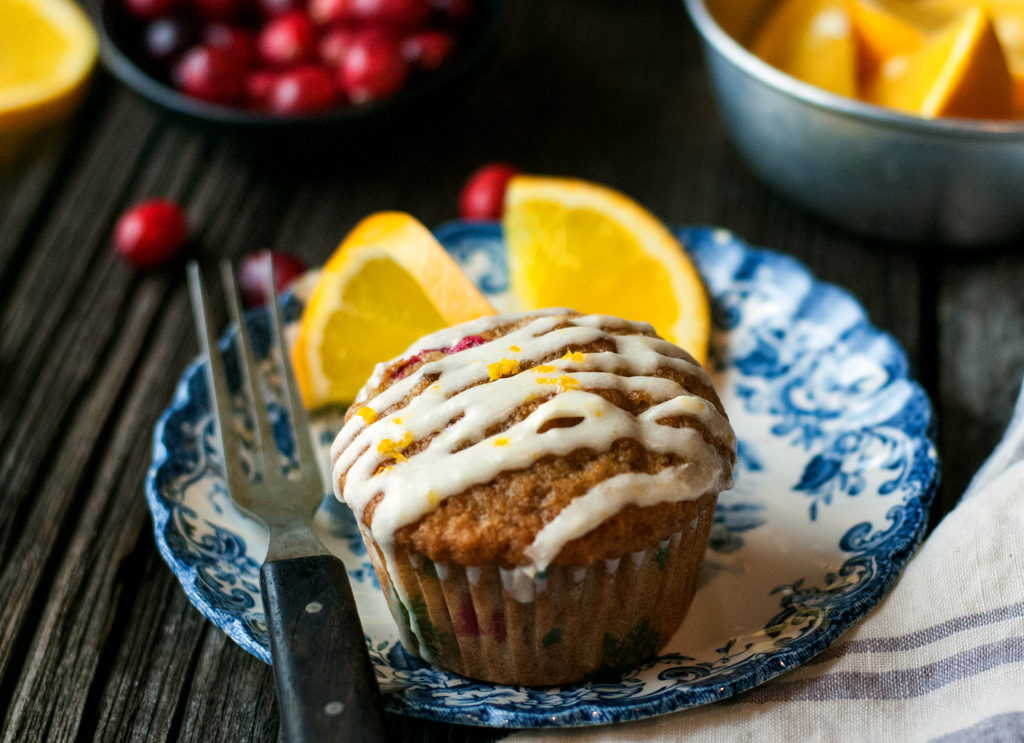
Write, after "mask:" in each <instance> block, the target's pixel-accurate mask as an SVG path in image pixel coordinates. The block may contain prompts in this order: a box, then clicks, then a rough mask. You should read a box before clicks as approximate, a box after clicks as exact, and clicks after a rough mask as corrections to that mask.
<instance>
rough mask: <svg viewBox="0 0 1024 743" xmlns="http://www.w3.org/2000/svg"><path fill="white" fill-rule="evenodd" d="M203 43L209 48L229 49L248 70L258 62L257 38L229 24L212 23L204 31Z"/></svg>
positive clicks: (247, 31) (251, 33)
mask: <svg viewBox="0 0 1024 743" xmlns="http://www.w3.org/2000/svg"><path fill="white" fill-rule="evenodd" d="M203 41H204V42H205V43H206V44H207V45H208V46H215V47H217V48H218V49H227V50H228V51H229V52H231V54H234V55H236V56H237V57H238V59H239V62H240V63H241V64H243V65H244V66H245V67H246V68H249V67H252V65H253V63H254V62H255V61H256V36H255V35H254V34H253V32H252V31H249V30H247V29H244V28H239V27H238V26H232V25H229V24H227V23H211V24H210V25H209V26H207V27H206V28H205V29H204V31H203Z"/></svg>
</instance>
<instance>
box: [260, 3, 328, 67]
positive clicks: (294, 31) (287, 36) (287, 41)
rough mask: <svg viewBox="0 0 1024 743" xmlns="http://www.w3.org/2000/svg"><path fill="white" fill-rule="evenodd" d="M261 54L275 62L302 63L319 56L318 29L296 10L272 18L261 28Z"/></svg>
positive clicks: (281, 63) (278, 63) (269, 61)
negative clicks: (317, 52) (317, 46)
mask: <svg viewBox="0 0 1024 743" xmlns="http://www.w3.org/2000/svg"><path fill="white" fill-rule="evenodd" d="M257 43H258V47H259V53H260V57H261V58H262V59H263V61H264V62H266V63H268V64H271V65H280V66H282V67H284V66H287V65H293V64H299V63H301V62H308V61H311V60H312V59H313V58H314V57H315V56H316V28H315V27H314V26H313V21H311V20H310V18H309V16H308V15H306V13H305V12H303V11H301V10H293V11H290V12H288V13H285V14H284V15H282V16H279V17H277V18H275V19H274V20H272V21H270V22H269V23H268V24H267V25H266V26H264V27H263V29H262V30H261V31H260V35H259V39H258V42H257Z"/></svg>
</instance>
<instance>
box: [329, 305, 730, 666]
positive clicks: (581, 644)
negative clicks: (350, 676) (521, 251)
mask: <svg viewBox="0 0 1024 743" xmlns="http://www.w3.org/2000/svg"><path fill="white" fill-rule="evenodd" d="M331 456H332V461H333V474H334V482H335V489H336V493H337V495H338V497H339V498H341V499H343V500H344V501H345V502H346V503H347V504H348V505H349V506H350V507H351V508H352V511H353V513H354V515H355V517H356V520H357V522H358V524H359V528H360V530H361V532H362V535H363V539H364V541H365V543H366V546H367V549H368V551H369V554H370V557H371V559H372V560H373V563H374V566H375V567H376V570H377V575H378V578H379V580H380V583H381V587H382V589H383V591H384V593H385V596H386V597H387V600H388V605H389V607H390V609H391V613H392V614H393V615H394V618H395V621H396V622H397V623H398V625H399V629H400V631H401V636H402V641H403V644H404V645H405V646H406V648H407V649H408V650H410V651H412V652H414V653H417V654H419V655H420V656H421V657H423V658H424V659H425V660H427V661H429V662H430V663H432V664H434V665H437V666H440V667H443V668H447V669H450V670H453V671H456V672H458V673H460V674H462V675H464V676H468V677H471V678H475V679H481V680H485V681H491V682H496V683H503V684H521V685H541V684H562V683H569V682H573V681H578V680H580V679H582V678H584V677H586V676H587V675H588V674H591V673H593V672H595V671H599V670H601V669H617V668H622V667H627V666H631V665H635V664H637V663H639V662H640V661H642V660H644V659H645V658H647V657H649V656H650V655H652V654H653V653H654V652H656V651H657V649H658V648H660V647H661V646H662V645H664V644H665V643H666V642H667V641H668V639H669V638H670V637H671V636H672V634H673V633H674V632H675V630H676V629H677V627H678V626H679V624H680V622H681V621H682V619H683V616H684V615H685V613H686V611H687V609H688V607H689V605H690V601H691V599H692V598H693V594H694V591H695V589H696V584H697V578H698V575H699V573H700V568H701V564H702V562H703V558H704V551H705V548H706V546H707V539H708V531H709V529H710V527H711V520H712V515H713V512H714V509H715V503H716V500H717V497H718V493H719V492H720V491H722V490H725V489H728V488H729V487H731V486H732V469H733V466H734V464H735V459H736V443H735V437H734V435H733V432H732V429H731V427H730V425H729V422H728V418H727V416H726V413H725V411H724V410H723V409H722V404H721V402H720V401H719V399H718V395H717V394H716V393H715V390H714V388H713V387H712V383H711V380H710V378H709V377H708V375H707V374H706V373H705V371H704V370H703V369H702V368H701V366H700V365H699V364H698V363H697V362H695V361H694V360H693V358H692V357H691V356H690V355H689V354H687V353H686V352H685V351H683V350H682V349H680V348H678V347H677V346H674V345H673V344H671V343H669V342H667V341H665V340H662V339H661V338H659V337H658V336H657V335H656V334H655V332H654V330H653V328H652V327H651V326H650V325H647V324H645V323H637V322H630V321H626V320H621V319H618V318H614V317H608V316H602V315H580V314H578V313H575V312H572V311H570V310H564V309H555V310H546V311H540V312H532V313H525V314H519V315H506V316H496V317H487V318H483V319H480V320H474V321H472V322H469V323H465V324H463V325H459V326H455V327H452V328H448V329H446V330H443V331H441V332H439V333H435V334H432V335H430V336H427V337H425V338H422V339H421V340H419V341H418V342H417V343H415V344H414V345H413V346H412V347H411V348H410V349H409V350H408V351H407V352H406V353H404V354H403V355H402V356H401V357H399V358H397V359H395V360H392V361H390V362H386V363H383V364H379V365H378V366H377V368H376V369H375V370H374V373H373V376H372V377H371V378H370V380H369V381H368V382H367V384H366V385H365V387H364V388H363V390H362V391H361V392H360V394H359V397H358V399H357V401H356V403H355V404H354V405H353V406H352V407H351V409H350V410H349V411H348V414H347V416H346V421H345V425H344V426H343V428H342V430H341V431H340V433H339V434H338V436H337V439H336V440H335V442H334V445H333V447H332V450H331Z"/></svg>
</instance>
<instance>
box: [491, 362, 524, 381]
mask: <svg viewBox="0 0 1024 743" xmlns="http://www.w3.org/2000/svg"><path fill="white" fill-rule="evenodd" d="M487 373H488V374H489V375H490V376H491V381H492V382H493V381H494V380H495V379H501V378H502V377H508V376H511V375H513V374H518V373H519V362H518V361H516V360H515V359H502V360H501V361H495V362H494V363H493V364H488V365H487Z"/></svg>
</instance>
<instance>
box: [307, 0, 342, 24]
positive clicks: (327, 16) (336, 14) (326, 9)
mask: <svg viewBox="0 0 1024 743" xmlns="http://www.w3.org/2000/svg"><path fill="white" fill-rule="evenodd" d="M351 4H352V0H309V17H310V18H312V19H313V21H314V22H315V23H318V24H320V25H322V26H323V25H327V24H329V23H344V22H346V21H347V20H348V15H349V10H348V7H349V5H351Z"/></svg>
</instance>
